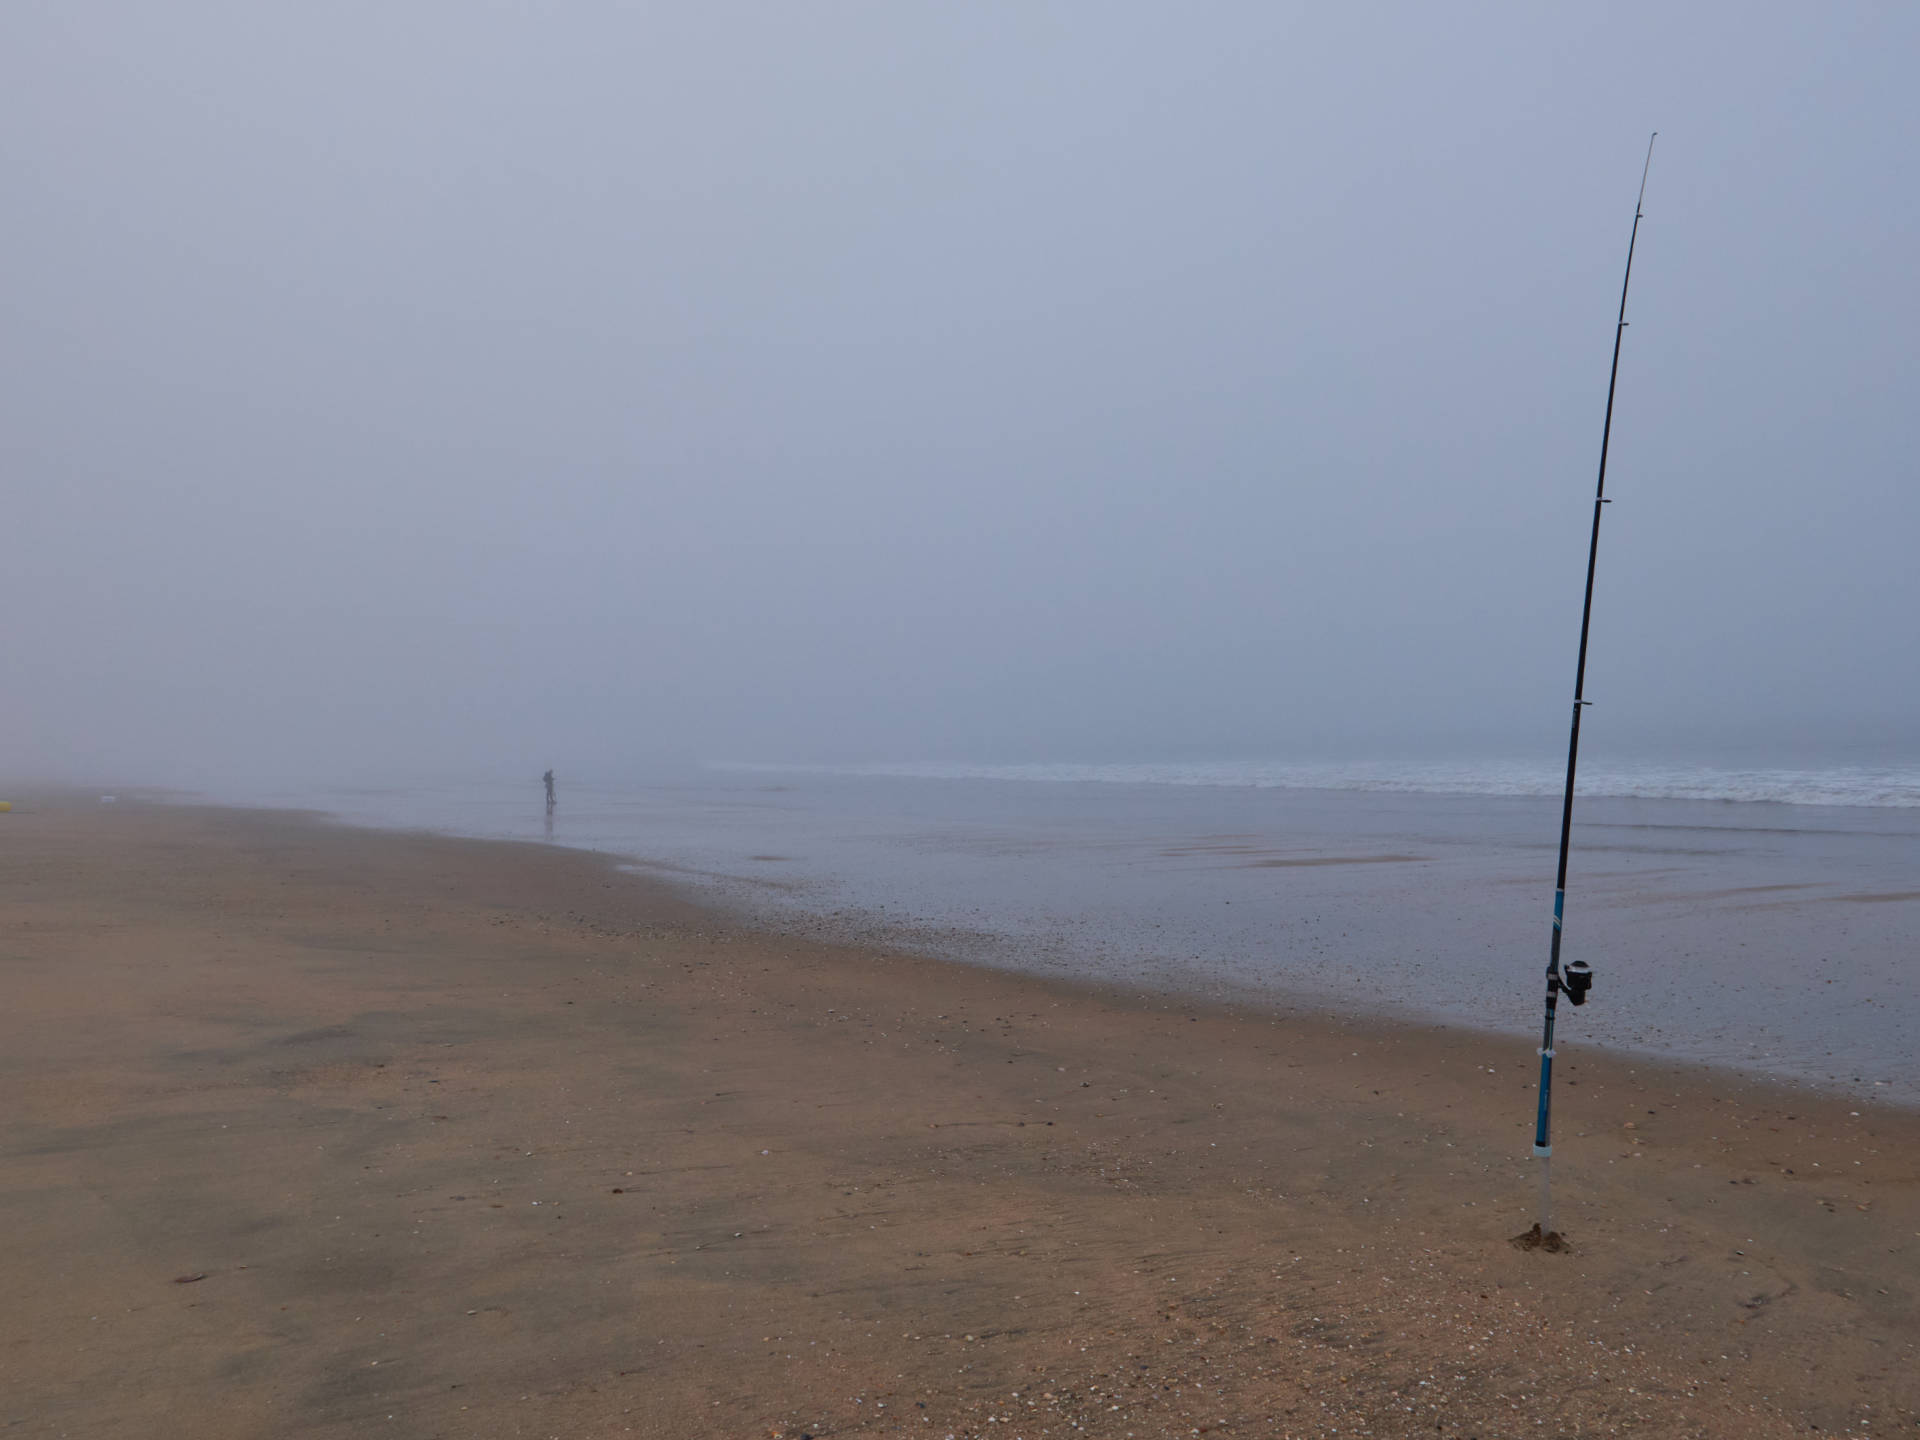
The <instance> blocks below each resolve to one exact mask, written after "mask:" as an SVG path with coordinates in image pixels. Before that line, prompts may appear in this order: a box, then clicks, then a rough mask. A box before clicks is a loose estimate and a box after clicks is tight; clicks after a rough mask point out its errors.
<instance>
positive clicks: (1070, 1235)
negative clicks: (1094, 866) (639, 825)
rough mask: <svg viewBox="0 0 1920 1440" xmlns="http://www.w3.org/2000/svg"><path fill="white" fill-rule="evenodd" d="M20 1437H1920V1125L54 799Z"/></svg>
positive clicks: (14, 1021)
mask: <svg viewBox="0 0 1920 1440" xmlns="http://www.w3.org/2000/svg"><path fill="white" fill-rule="evenodd" d="M15 798H16V800H18V801H19V802H20V803H19V804H18V805H17V808H16V809H15V811H14V812H13V813H12V814H10V815H7V816H5V817H0V853H4V855H5V857H6V862H7V863H6V864H5V866H4V868H3V869H0V907H3V908H0V923H4V930H3V931H0V934H3V935H4V937H5V939H4V948H0V965H3V966H4V977H5V979H4V983H5V994H6V997H7V1003H6V1004H5V1005H4V1006H3V1007H0V1067H3V1070H4V1080H5V1090H4V1093H5V1094H6V1096H7V1097H8V1103H7V1105H6V1107H5V1111H4V1115H3V1116H0V1144H3V1145H4V1164H3V1165H0V1215H4V1218H5V1224H6V1232H5V1233H6V1235H7V1240H8V1243H7V1245H6V1246H5V1247H4V1251H0V1254H4V1256H5V1259H4V1262H0V1263H4V1265H5V1266H6V1271H7V1273H6V1275H5V1281H6V1293H7V1294H8V1296H9V1297H10V1303H9V1304H8V1306H6V1307H5V1309H4V1311H0V1370H3V1371H4V1376H5V1383H4V1385H0V1424H4V1425H7V1426H9V1427H11V1428H12V1429H14V1430H16V1431H17V1432H18V1433H20V1434H23V1435H32V1434H67V1435H128V1436H172V1435H180V1436H186V1435H192V1436H268V1435H272V1436H283V1435H338V1436H347V1435H355V1436H358V1435H365V1434H370V1433H377V1434H384V1435H391V1436H397V1437H402V1436H404V1437H410V1436H437V1435H448V1436H453V1435H460V1436H468V1435H471V1436H519V1435H525V1436H551V1435H565V1436H599V1435H622V1434H627V1433H632V1434H636V1435H658V1436H703V1435H715V1436H720V1435H726V1436H735V1435H758V1436H787V1437H799V1436H802V1435H814V1436H828V1435H848V1434H882V1433H891V1432H894V1431H904V1432H906V1433H910V1434H923V1435H930V1436H942V1437H944V1436H948V1435H953V1436H962V1435H968V1436H984V1435H992V1436H996V1437H1009V1436H1013V1437H1036V1436H1062V1435H1091V1436H1115V1437H1121V1436H1129V1435H1131V1436H1138V1437H1143V1440H1144V1437H1148V1436H1163V1435H1164V1436H1175V1435H1177V1436H1186V1435H1190V1434H1193V1433H1195V1432H1199V1433H1213V1432H1216V1431H1218V1432H1220V1433H1224V1434H1240V1435H1301V1436H1306V1435H1331V1434H1334V1433H1336V1432H1337V1433H1339V1434H1341V1435H1353V1434H1373V1435H1389V1436H1390V1435H1416V1434H1417V1435H1456V1434H1457V1435H1465V1436H1483V1437H1490V1436H1506V1435H1516V1436H1517V1435H1531V1436H1537V1435H1566V1436H1587V1435H1606V1434H1613V1433H1632V1432H1636V1431H1637V1432H1639V1433H1642V1434H1651V1435H1663V1436H1664V1435H1708V1436H1767V1435H1775V1434H1779V1435H1785V1434H1788V1433H1799V1434H1806V1433H1809V1429H1810V1427H1818V1429H1819V1430H1821V1431H1823V1432H1841V1433H1845V1432H1847V1431H1849V1430H1851V1431H1854V1432H1856V1433H1874V1434H1887V1433H1900V1432H1901V1431H1902V1429H1903V1428H1904V1429H1905V1430H1906V1431H1907V1432H1909V1433H1911V1431H1912V1430H1913V1427H1914V1426H1915V1424H1916V1418H1917V1417H1916V1406H1920V1379H1916V1376H1920V1359H1917V1357H1916V1353H1915V1345H1916V1342H1917V1341H1920V1308H1917V1305H1916V1302H1917V1299H1920V1283H1916V1282H1920V1258H1917V1257H1920V1251H1917V1250H1916V1249H1915V1246H1916V1245H1920V1115H1916V1114H1914V1113H1913V1112H1910V1111H1903V1110H1894V1109H1887V1108H1876V1107H1872V1106H1869V1105H1866V1104H1863V1103H1860V1102H1858V1101H1851V1100H1848V1099H1846V1098H1843V1097H1829V1098H1821V1097H1816V1096H1812V1095H1809V1094H1808V1093H1807V1092H1804V1091H1786V1090H1778V1089H1772V1088H1768V1087H1766V1086H1763V1085H1760V1084H1757V1083H1754V1082H1751V1081H1749V1080H1745V1079H1742V1078H1740V1077H1737V1076H1734V1075H1730V1074H1726V1073H1718V1072H1713V1071H1708V1070H1699V1069H1686V1068H1681V1067H1672V1066H1660V1065H1653V1064H1649V1063H1646V1062H1644V1061H1638V1060H1627V1059H1620V1058H1610V1057H1608V1056H1606V1055H1602V1054H1599V1053H1596V1052H1593V1051H1590V1050H1583V1049H1581V1048H1580V1047H1578V1046H1576V1045H1565V1046H1563V1047H1562V1061H1561V1065H1562V1067H1563V1068H1562V1075H1563V1077H1564V1079H1565V1081H1566V1084H1565V1086H1564V1087H1563V1088H1562V1089H1560V1090H1559V1091H1558V1094H1559V1098H1560V1105H1559V1111H1558V1114H1559V1123H1560V1130H1559V1134H1558V1136H1557V1139H1558V1145H1557V1154H1556V1159H1555V1166H1556V1182H1557V1190H1558V1195H1559V1215H1558V1219H1559V1222H1560V1224H1561V1225H1562V1227H1563V1228H1564V1229H1565V1230H1566V1231H1567V1232H1568V1235H1569V1237H1570V1239H1571V1242H1572V1249H1571V1251H1570V1252H1569V1253H1566V1254H1559V1255H1547V1254H1541V1253H1538V1252H1532V1253H1527V1252H1522V1251H1520V1250H1517V1249H1515V1248H1514V1247H1513V1246H1511V1245H1510V1244H1509V1243H1508V1237H1510V1236H1512V1235H1514V1234H1515V1233H1516V1232H1518V1231H1520V1230H1522V1229H1523V1228H1524V1227H1525V1225H1526V1224H1527V1223H1528V1221H1529V1220H1530V1219H1531V1209H1532V1203H1533V1185H1534V1181H1535V1178H1536V1172H1535V1170H1534V1169H1533V1166H1532V1162H1530V1161H1529V1160H1527V1159H1526V1158H1525V1156H1526V1152H1527V1148H1528V1140H1529V1138H1530V1136H1529V1134H1528V1130H1529V1124H1530V1121H1529V1118H1528V1117H1529V1116H1530V1098H1529V1097H1530V1095H1531V1086H1532V1068H1533V1065H1534V1063H1535V1062H1534V1057H1533V1054H1532V1051H1531V1047H1530V1046H1529V1045H1528V1044H1527V1043H1525V1042H1523V1041H1519V1040H1511V1039H1504V1038H1491V1039H1490V1038H1488V1037H1486V1036H1482V1035H1476V1034H1471V1033H1468V1032H1464V1031H1449V1030H1442V1029H1422V1028H1417V1027H1412V1026H1387V1025H1383V1024H1378V1023H1373V1024H1355V1023H1352V1022H1348V1021H1342V1020H1341V1019H1339V1018H1337V1017H1327V1016H1324V1015H1321V1014H1318V1013H1316V1012H1313V1011H1311V1010H1308V1009H1306V1008H1301V1007H1295V1008H1289V1007H1287V1006H1285V1005H1284V1004H1276V1005H1273V1006H1254V1005H1246V1006H1238V1007H1231V1008H1223V1007H1213V1008H1201V1007H1198V1006H1196V1005H1193V1004H1187V1003H1181V1002H1174V1001H1170V1000H1167V999H1166V998H1164V997H1148V996H1143V995H1129V994H1128V993H1126V992H1123V991H1116V990H1100V989H1096V988H1091V987H1083V986H1074V985H1069V984H1067V983H1064V982H1049V981H1045V980H1039V979H1034V978H1030V977H1023V976H1019V975H1015V974H1009V973H1005V972H1000V971H992V970H985V969H978V968H971V967H967V966H961V965H953V964H945V963H941V962H938V961H934V960H928V959H923V958H914V957H908V956H899V955H887V954H882V953H879V952H877V951H874V950H871V949H859V948H853V947H846V946H836V945H830V944H824V943H819V942H815V941H808V940H804V939H798V938H792V937H783V936H780V935H778V934H773V933H767V932H759V931H754V930H750V929H742V928H738V927H736V926H734V925H732V924H730V923H729V922H726V921H723V920H720V919H719V918H717V917H716V916H714V915H713V914H711V913H710V912H707V911H703V910H701V909H699V908H697V907H696V906H694V905H692V904H690V903H688V902H687V901H686V900H685V899H683V898H681V897H680V896H679V895H677V894H676V893H675V892H673V891H671V890H668V889H666V888H663V887H662V886H660V885H659V884H657V883H655V882H653V881H651V880H647V879H643V878H640V877H636V876H634V875H632V874H629V873H625V872H623V871H621V870H620V869H618V868H617V866H616V865H614V864H613V863H611V862H609V861H608V860H606V859H604V858H602V857H597V856H594V855H591V854H587V853H581V852H570V851H562V850H553V849H547V848H543V847H538V846H532V845H509V844H498V843H486V842H470V841H460V840H449V839H443V838H435V837H428V836H418V835H406V834H393V833H379V832H369V831H356V830H349V829H344V828H340V827H334V826H327V825H321V824H316V823H312V822H310V821H306V820H303V819H301V818H299V817H292V816H276V815H269V814H261V813H244V812H221V811H213V810H192V809H184V808H174V807H161V806H148V805H142V804H138V803H129V802H128V801H126V800H124V799H123V801H122V803H120V804H119V805H116V806H113V807H101V806H98V805H97V804H94V803H93V802H92V801H91V799H88V800H87V801H85V803H82V802H80V801H79V800H76V799H63V798H62V797H59V796H55V795H28V796H18V795H16V796H15Z"/></svg>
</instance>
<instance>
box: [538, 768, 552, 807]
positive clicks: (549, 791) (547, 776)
mask: <svg viewBox="0 0 1920 1440" xmlns="http://www.w3.org/2000/svg"><path fill="white" fill-rule="evenodd" d="M540 778H541V780H543V781H544V782H545V783H546V787H547V809H549V810H551V809H553V771H551V770H549V771H547V773H546V774H544V775H542V776H541V777H540Z"/></svg>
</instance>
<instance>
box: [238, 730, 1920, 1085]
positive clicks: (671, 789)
mask: <svg viewBox="0 0 1920 1440" xmlns="http://www.w3.org/2000/svg"><path fill="white" fill-rule="evenodd" d="M1581 779H1582V785H1581V797H1580V800H1579V804H1578V806H1577V808H1576V811H1575V816H1576V821H1575V833H1574V851H1573V857H1572V862H1571V867H1570V870H1569V877H1568V898H1567V928H1566V940H1565V951H1564V953H1565V956H1566V957H1567V958H1573V957H1575V956H1577V957H1579V958H1581V959H1584V960H1587V961H1588V962H1589V963H1590V964H1592V966H1593V968H1594V970H1595V972H1596V976H1597V980H1596V984H1595V988H1594V994H1593V999H1592V1001H1591V1003H1589V1004H1588V1005H1586V1006H1584V1007H1581V1008H1579V1009H1572V1008H1570V1007H1566V1006H1563V1007H1562V1009H1561V1017H1562V1019H1561V1035H1562V1038H1563V1039H1565V1040H1569V1041H1590V1042H1596V1043H1599V1044H1603V1045H1607V1046H1610V1047H1614V1048H1619V1049H1625V1050H1631V1051H1638V1052H1644V1053H1654V1054H1660V1055H1664V1056H1669V1057H1673V1058H1681V1059H1692V1060H1703V1061H1708V1062H1712V1063H1717V1064H1722V1065H1731V1066H1736V1067H1739V1068H1742V1069H1747V1070H1753V1071H1758V1072H1761V1073H1765V1074H1768V1075H1771V1076H1773V1077H1776V1078H1779V1079H1783V1080H1788V1081H1793V1082H1797V1083H1807V1084H1813V1085H1818V1086H1821V1087H1824V1088H1836V1089H1842V1090H1849V1091H1854V1092H1857V1093H1861V1094H1863V1095H1871V1096H1872V1097H1874V1098H1877V1099H1882V1100H1893V1101H1896V1102H1898V1103H1903V1104H1920V1071H1917V1070H1916V1067H1915V1065H1914V1064H1913V1060H1912V1056H1913V1053H1914V1047H1913V1044H1912V1035H1913V1026H1914V1023H1915V1022H1916V1021H1917V1020H1920V987H1915V986H1914V985H1913V983H1912V966H1913V962H1914V960H1915V959H1916V957H1920V804H1917V803H1916V796H1920V773H1916V771H1915V770H1913V769H1904V770H1903V769H1900V768H1898V767H1893V768H1888V769H1882V770H1870V769H1865V768H1859V769H1833V770H1825V771H1821V770H1804V771H1790V770H1775V771H1763V770H1709V769H1701V768H1692V769H1689V768H1688V767H1681V766H1667V767H1662V766H1640V767H1614V769H1613V770H1611V771H1609V770H1608V769H1607V768H1605V767H1596V769H1595V771H1594V772H1592V784H1591V786H1590V785H1589V772H1587V771H1585V770H1583V771H1582V777H1581ZM1308 781H1314V782H1318V783H1306V782H1308ZM1611 790H1618V791H1619V792H1621V793H1608V792H1609V791H1611ZM1785 794H1791V795H1793V796H1795V797H1797V798H1794V799H1791V800H1788V799H1783V798H1781V797H1782V795H1785ZM1836 796H1844V797H1847V798H1845V799H1844V800H1836V799H1835V798H1834V797H1836ZM209 798H214V799H219V800H221V801H223V802H226V803H245V804H262V805H276V806H291V807H297V808H304V809H313V810H319V811H323V812H326V813H328V814H331V815H334V816H337V817H338V818H340V819H341V820H344V821H347V822H350V823H355V824H365V825H376V826H383V827H401V828H417V829H426V830H434V831H441V832H445V833H451V834H461V835H471V836H479V837H489V838H504V839H520V840H528V839H533V840H550V841H552V842H553V843H556V844H565V845H572V846H580V847H585V848H589V849H595V850H602V851H607V852H611V853H614V854H617V855H621V856H623V857H626V861H627V863H629V864H631V865H633V866H634V867H635V868H636V869H639V870H642V871H644V872H646V873H648V874H652V875H656V876H660V877H663V878H667V879H671V880H673V881H675V882H676V883H679V884H682V885H684V886H686V887H689V888H691V889H693V890H694V891H696V892H697V893H698V894H699V895H700V896H701V897H702V898H704V899H706V900H707V901H709V902H711V903H713V904H716V905H719V906H722V907H724V908H727V909H729V910H731V911H733V912H735V913H737V914H739V915H741V916H742V917H743V918H746V919H749V920H752V921H756V922H760V923H767V924H772V925H775V926H779V927H782V928H787V929H794V930H801V931H805V932H808V933H815V934H822V935H826V936H829V937H836V938H846V939H852V940H858V941H862V942H865V943H870V944H877V945H881V946H885V947H891V948H899V949H911V950H914V951H918V952H923V953H933V954H941V955H948V956H953V957H956V958H960V959H965V960H968V961H971V962H974V963H979V964H985V965H992V966H998V967H1004V968H1008V969H1014V970H1021V971H1027V972H1031V973H1036V974H1044V975H1053V976H1063V977H1072V978H1079V979H1088V980H1094V981H1100V982H1107V983H1117V984H1122V985H1127V986H1133V987H1138V988H1141V989H1145V990H1149V991H1154V992H1159V993H1165V994H1168V995H1179V996H1188V995H1197V996H1206V997H1214V998H1228V999H1231V998H1236V997H1240V998H1244V997H1256V998H1258V999H1260V1000H1262V1001H1263V1002H1267V1003H1277V1004H1307V1005H1313V1006H1317V1007H1324V1008H1333V1009H1338V1010H1343V1011H1350V1012H1370V1013H1371V1012H1379V1013H1390V1014H1396V1015H1404V1016H1409V1017H1414V1018H1420V1019H1426V1020H1437V1021H1442V1022H1446V1023H1452V1024H1462V1025H1469V1026H1475V1027H1479V1028H1482V1029H1484V1030H1486V1031H1488V1032H1490V1033H1492V1034H1495V1035H1501V1036H1508V1037H1512V1040H1513V1044H1512V1047H1511V1048H1512V1050H1513V1055H1514V1058H1515V1060H1516V1061H1518V1062H1522V1063H1528V1064H1531V1063H1533V1062H1532V1046H1533V1045H1534V1044H1536V1043H1537V1038H1535V1037H1537V1033H1538V1027H1539V1016H1540V1008H1541V1000H1542V974H1543V971H1544V968H1545V963H1546V955H1547V945H1548V939H1549V932H1550V915H1551V906H1552V894H1553V879H1554V865H1555V859H1556V853H1557V846H1558V835H1559V777H1558V776H1557V775H1556V774H1554V773H1553V771H1552V770H1551V768H1549V767H1529V766H1526V765H1521V764H1508V763H1496V764H1484V763H1483V764H1468V763H1465V762H1462V763H1460V764H1455V765H1441V766H1434V765H1428V766H1416V765H1389V764H1384V763H1383V764H1373V765H1340V766H1336V765H1326V766H1308V765H1289V764H1278V763H1272V764H1268V763H1257V764H1247V765H1226V764H1220V765H1203V766H1178V767H1175V766H1013V767H978V766H968V767H959V766H902V765H886V766H880V765H875V766H856V767H833V768H826V767H812V768H793V767H773V766H760V765H733V766H725V767H713V768H710V769H707V770H705V771H702V772H699V773H697V774H689V775H685V776H682V777H679V778H676V779H673V780H669V781H661V782H657V783H651V784H636V783H611V782H597V781H594V780H592V779H591V778H587V777H573V776H569V775H566V774H562V775H561V777H560V804H559V806H558V808H557V809H556V811H555V812H554V814H553V815H552V816H551V817H548V816H547V815H546V814H545V813H544V806H543V803H542V796H541V788H540V785H539V782H538V780H537V778H529V779H528V780H527V781H524V782H518V781H516V782H513V783H505V782H498V781H495V782H483V781H473V782H461V783H442V784H435V785H421V786H401V787H361V788H358V789H340V788H331V789H329V788H314V787H307V788H302V787H287V788H280V789H273V790H268V789H256V790H252V791H249V792H246V793H228V794H223V795H218V796H211V797H209Z"/></svg>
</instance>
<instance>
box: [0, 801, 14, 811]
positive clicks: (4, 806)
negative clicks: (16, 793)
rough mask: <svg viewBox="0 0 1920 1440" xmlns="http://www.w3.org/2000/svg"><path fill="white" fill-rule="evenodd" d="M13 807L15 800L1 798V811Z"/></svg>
mask: <svg viewBox="0 0 1920 1440" xmlns="http://www.w3.org/2000/svg"><path fill="white" fill-rule="evenodd" d="M11 809H13V801H11V800H0V812H4V811H7V810H11Z"/></svg>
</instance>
